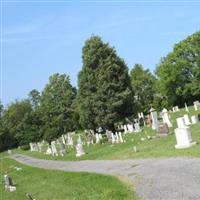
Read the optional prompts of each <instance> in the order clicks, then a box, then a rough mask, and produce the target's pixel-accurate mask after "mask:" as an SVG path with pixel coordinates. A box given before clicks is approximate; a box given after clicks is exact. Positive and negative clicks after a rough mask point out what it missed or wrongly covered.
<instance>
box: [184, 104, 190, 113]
mask: <svg viewBox="0 0 200 200" xmlns="http://www.w3.org/2000/svg"><path fill="white" fill-rule="evenodd" d="M185 111H186V112H189V109H188V107H187V104H186V103H185Z"/></svg>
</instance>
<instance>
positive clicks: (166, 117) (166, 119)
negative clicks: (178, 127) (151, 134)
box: [162, 108, 172, 127]
mask: <svg viewBox="0 0 200 200" xmlns="http://www.w3.org/2000/svg"><path fill="white" fill-rule="evenodd" d="M162 119H163V122H164V123H166V124H167V126H168V127H172V123H171V121H170V119H169V114H168V111H167V109H166V108H164V109H163V110H162Z"/></svg>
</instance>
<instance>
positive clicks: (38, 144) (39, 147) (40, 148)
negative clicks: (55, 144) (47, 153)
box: [37, 142, 43, 152]
mask: <svg viewBox="0 0 200 200" xmlns="http://www.w3.org/2000/svg"><path fill="white" fill-rule="evenodd" d="M37 146H38V151H39V152H42V147H43V145H42V143H41V142H38V143H37Z"/></svg>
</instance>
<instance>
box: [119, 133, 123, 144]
mask: <svg viewBox="0 0 200 200" xmlns="http://www.w3.org/2000/svg"><path fill="white" fill-rule="evenodd" d="M119 141H120V143H123V142H124V140H123V138H122V133H121V132H119Z"/></svg>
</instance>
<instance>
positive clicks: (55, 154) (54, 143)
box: [51, 141, 58, 156]
mask: <svg viewBox="0 0 200 200" xmlns="http://www.w3.org/2000/svg"><path fill="white" fill-rule="evenodd" d="M51 149H52V155H53V156H58V151H57V149H56V142H55V141H52V142H51Z"/></svg>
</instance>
